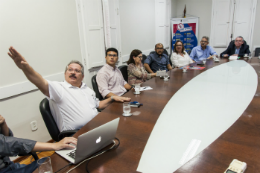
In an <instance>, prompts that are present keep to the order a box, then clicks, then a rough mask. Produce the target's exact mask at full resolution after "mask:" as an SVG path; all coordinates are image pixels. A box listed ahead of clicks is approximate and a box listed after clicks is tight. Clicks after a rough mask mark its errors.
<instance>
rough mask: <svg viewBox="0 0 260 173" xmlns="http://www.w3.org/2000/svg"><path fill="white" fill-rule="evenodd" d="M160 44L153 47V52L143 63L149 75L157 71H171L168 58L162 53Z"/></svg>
mask: <svg viewBox="0 0 260 173" xmlns="http://www.w3.org/2000/svg"><path fill="white" fill-rule="evenodd" d="M163 51H164V48H163V44H162V43H157V44H156V45H155V52H151V53H150V54H149V55H148V56H147V58H146V60H145V61H144V67H145V69H146V71H148V72H149V73H156V72H157V71H158V70H166V71H168V70H171V69H172V66H171V64H170V61H169V57H168V56H167V55H166V54H164V53H163Z"/></svg>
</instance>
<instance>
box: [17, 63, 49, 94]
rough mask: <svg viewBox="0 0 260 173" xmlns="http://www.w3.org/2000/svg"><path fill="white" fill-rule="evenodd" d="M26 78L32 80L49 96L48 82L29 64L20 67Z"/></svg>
mask: <svg viewBox="0 0 260 173" xmlns="http://www.w3.org/2000/svg"><path fill="white" fill-rule="evenodd" d="M22 71H23V73H24V74H25V76H26V77H27V79H28V80H29V81H30V82H32V83H33V84H34V85H35V86H36V87H37V88H39V90H40V91H41V92H42V93H43V94H44V95H46V96H48V97H49V88H48V82H47V80H45V79H44V78H43V77H42V76H41V75H40V74H39V73H37V72H36V71H35V70H34V69H33V68H32V67H31V66H30V65H28V66H27V67H26V68H23V69H22Z"/></svg>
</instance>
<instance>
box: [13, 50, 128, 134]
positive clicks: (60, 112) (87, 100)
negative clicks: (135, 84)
mask: <svg viewBox="0 0 260 173" xmlns="http://www.w3.org/2000/svg"><path fill="white" fill-rule="evenodd" d="M9 51H10V52H9V53H8V55H9V56H10V57H11V58H12V59H13V60H14V62H15V63H16V65H17V67H19V68H20V69H21V70H22V71H23V72H24V74H25V75H26V77H27V78H28V79H29V81H31V82H32V83H33V84H34V85H36V86H37V87H38V88H39V90H40V91H41V92H42V93H43V94H44V95H46V96H47V97H48V99H49V101H50V109H51V112H52V115H53V118H54V119H55V121H56V123H57V126H58V128H59V130H60V131H61V132H62V131H64V130H75V129H80V128H81V127H82V126H84V125H85V124H87V123H88V122H89V121H90V120H91V119H92V118H94V117H95V116H96V115H97V114H98V111H97V109H96V108H99V109H104V108H105V107H107V106H108V105H109V103H110V102H111V101H112V100H116V101H120V102H124V101H130V98H125V97H117V96H115V97H112V98H108V99H106V100H103V101H99V100H98V99H97V98H96V96H95V92H94V91H93V90H92V89H90V88H89V87H87V85H86V84H85V83H83V82H82V80H83V78H84V66H83V65H82V64H81V63H80V62H79V61H71V62H70V63H69V64H68V66H67V67H66V69H65V81H64V82H54V81H47V80H45V79H44V78H43V77H42V76H41V75H40V74H39V73H37V72H36V71H35V70H34V69H33V68H32V67H31V66H30V65H29V63H28V62H27V61H26V60H25V58H24V57H23V56H22V55H21V54H20V53H19V52H17V51H16V50H15V49H14V48H13V47H10V49H9Z"/></svg>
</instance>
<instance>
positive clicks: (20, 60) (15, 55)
mask: <svg viewBox="0 0 260 173" xmlns="http://www.w3.org/2000/svg"><path fill="white" fill-rule="evenodd" d="M8 55H9V56H10V57H11V58H12V59H13V60H14V62H15V64H16V65H17V67H18V68H20V69H24V68H26V67H27V66H28V65H29V64H28V63H27V61H26V60H25V58H24V57H23V56H22V55H21V54H20V53H19V52H17V50H15V49H14V48H13V47H12V46H11V47H10V48H9V52H8Z"/></svg>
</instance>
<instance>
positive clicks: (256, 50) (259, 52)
mask: <svg viewBox="0 0 260 173" xmlns="http://www.w3.org/2000/svg"><path fill="white" fill-rule="evenodd" d="M259 54H260V47H257V48H255V56H259Z"/></svg>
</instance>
